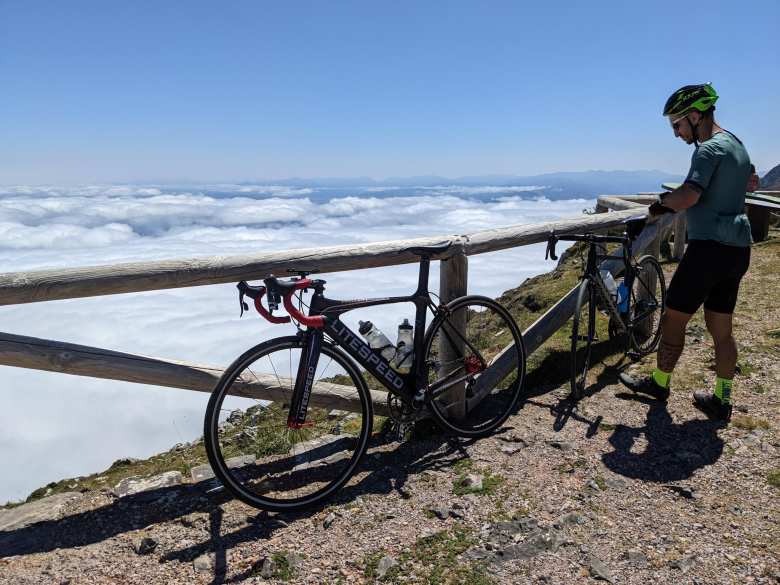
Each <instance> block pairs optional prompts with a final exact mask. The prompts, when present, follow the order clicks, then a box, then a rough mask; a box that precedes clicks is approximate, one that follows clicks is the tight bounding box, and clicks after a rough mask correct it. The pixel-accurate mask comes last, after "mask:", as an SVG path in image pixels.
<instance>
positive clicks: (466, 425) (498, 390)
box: [425, 295, 525, 437]
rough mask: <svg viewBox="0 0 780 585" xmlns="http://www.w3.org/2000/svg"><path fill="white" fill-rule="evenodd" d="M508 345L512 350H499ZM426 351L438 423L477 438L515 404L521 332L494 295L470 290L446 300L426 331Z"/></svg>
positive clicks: (522, 348) (497, 423) (522, 364)
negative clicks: (493, 297)
mask: <svg viewBox="0 0 780 585" xmlns="http://www.w3.org/2000/svg"><path fill="white" fill-rule="evenodd" d="M511 345H513V346H514V350H508V351H506V352H504V349H505V348H507V347H508V346H511ZM502 352H503V353H502ZM425 356H426V361H425V366H426V369H427V371H428V388H427V397H428V398H429V399H430V401H429V403H428V405H429V408H430V410H431V413H432V414H433V417H434V418H435V420H436V421H437V422H438V424H439V425H440V426H441V427H442V428H444V429H447V430H449V431H451V432H453V433H455V434H457V435H460V436H463V437H482V436H485V435H488V434H490V433H492V432H493V431H495V430H496V429H497V428H499V427H500V426H501V425H502V424H503V423H504V421H506V419H507V418H508V417H509V415H510V414H512V412H513V410H514V408H515V407H516V406H517V403H518V401H519V400H520V396H521V392H522V384H523V377H524V375H525V346H524V345H523V337H522V334H521V333H520V329H519V328H518V327H517V324H516V323H515V320H514V319H513V318H512V316H511V315H510V314H509V311H507V310H506V309H505V308H504V307H503V306H501V305H500V304H499V303H497V302H496V301H494V300H493V299H490V298H487V297H481V296H476V295H469V296H464V297H460V298H457V299H455V300H453V301H451V302H450V303H448V304H447V306H446V308H445V309H444V310H443V311H441V312H440V313H439V314H438V315H437V317H436V318H435V319H434V320H433V322H432V323H431V325H430V327H429V329H428V331H427V332H426V336H425Z"/></svg>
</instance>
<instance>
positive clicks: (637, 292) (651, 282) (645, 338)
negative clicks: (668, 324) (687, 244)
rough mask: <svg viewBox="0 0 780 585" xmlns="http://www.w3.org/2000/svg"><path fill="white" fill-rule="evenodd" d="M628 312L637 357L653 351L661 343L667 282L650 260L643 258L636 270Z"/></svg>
mask: <svg viewBox="0 0 780 585" xmlns="http://www.w3.org/2000/svg"><path fill="white" fill-rule="evenodd" d="M635 272H636V274H635V276H634V283H633V285H632V287H631V297H630V301H629V308H628V319H629V327H628V329H629V332H630V339H631V346H632V347H633V348H634V350H635V351H636V352H637V353H638V354H639V355H647V354H649V353H652V352H654V351H655V349H656V348H657V347H658V342H659V341H660V339H661V314H662V313H663V309H664V306H665V303H666V282H665V280H664V273H663V271H662V270H661V265H660V264H659V263H658V260H656V259H655V258H654V257H653V256H649V255H648V256H642V257H641V258H640V259H639V261H638V262H637V263H636V266H635Z"/></svg>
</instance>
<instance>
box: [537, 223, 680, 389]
mask: <svg viewBox="0 0 780 585" xmlns="http://www.w3.org/2000/svg"><path fill="white" fill-rule="evenodd" d="M645 223H646V218H645V217H644V216H642V217H639V218H629V219H628V220H626V222H625V224H626V230H625V232H624V234H623V235H622V236H604V235H597V234H591V233H586V234H582V235H561V236H558V235H555V234H554V233H553V234H551V235H550V237H549V239H548V242H547V254H546V257H547V256H549V257H550V258H552V259H553V260H557V259H558V257H557V256H556V255H555V244H556V242H558V241H559V240H563V241H569V242H586V243H587V244H588V255H587V260H586V261H585V265H584V271H583V275H582V280H581V281H580V284H579V288H578V292H577V301H576V305H575V308H574V318H573V320H572V328H571V397H572V398H573V399H575V400H578V399H580V398H582V396H583V393H584V390H585V387H586V382H587V375H588V369H589V367H590V361H591V357H592V355H593V342H594V341H598V335H597V331H596V330H597V327H596V316H597V315H598V314H599V312H600V311H599V310H598V309H599V308H600V309H601V310H602V311H604V312H605V313H606V315H607V316H608V317H609V323H608V327H607V331H608V335H609V338H610V339H611V340H622V341H623V343H625V353H626V355H627V356H628V357H629V358H631V359H638V358H640V357H642V356H644V355H647V354H649V353H652V352H654V351H655V350H656V348H657V346H658V342H659V340H660V336H661V314H662V312H663V309H664V306H665V304H664V303H665V302H666V283H665V281H664V273H663V271H662V270H661V265H660V264H659V263H658V260H656V259H655V258H654V257H653V256H650V255H645V256H642V257H640V258H639V259H638V260H637V259H634V257H633V253H632V245H633V242H634V240H635V239H636V237H637V236H638V235H639V233H641V231H642V229H643V228H644V225H645ZM610 243H611V244H620V246H621V254H620V255H619V256H613V255H610V254H605V253H603V247H604V245H605V244H610ZM602 260H618V261H622V265H621V266H620V268H619V269H618V270H617V271H616V272H617V277H616V278H615V279H614V280H615V289H616V291H618V295H619V297H621V298H615V296H613V294H610V292H609V290H608V288H607V285H606V284H605V282H604V277H602V274H601V271H600V270H599V264H600V262H601V261H602Z"/></svg>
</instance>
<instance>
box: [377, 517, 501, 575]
mask: <svg viewBox="0 0 780 585" xmlns="http://www.w3.org/2000/svg"><path fill="white" fill-rule="evenodd" d="M476 542H477V539H476V538H475V537H474V535H473V534H472V532H471V530H470V529H467V528H465V527H462V526H458V527H455V528H453V529H452V530H445V531H441V532H437V533H435V534H432V535H430V536H425V537H423V538H418V539H417V541H416V542H415V543H414V546H413V547H412V549H411V550H410V551H406V552H403V553H402V554H401V555H400V556H399V557H398V558H397V561H398V564H397V565H395V566H394V567H391V568H390V569H389V570H388V571H387V573H386V574H385V575H384V576H383V577H381V578H380V577H379V575H378V572H377V570H378V566H379V561H380V560H381V559H382V557H384V556H385V552H384V551H377V552H374V553H371V554H369V555H367V556H366V557H365V560H364V571H363V573H364V575H365V576H366V577H367V578H368V579H372V580H374V581H378V582H382V583H393V584H401V583H407V582H409V581H411V580H414V581H415V582H417V583H425V584H426V585H492V584H494V583H495V581H494V580H493V578H492V577H491V576H490V575H489V574H488V573H487V571H486V569H485V567H484V565H482V564H480V563H468V562H466V563H463V562H459V560H458V557H459V556H460V555H461V554H462V553H464V552H465V551H466V550H468V549H469V548H470V547H471V546H473V545H474V544H476Z"/></svg>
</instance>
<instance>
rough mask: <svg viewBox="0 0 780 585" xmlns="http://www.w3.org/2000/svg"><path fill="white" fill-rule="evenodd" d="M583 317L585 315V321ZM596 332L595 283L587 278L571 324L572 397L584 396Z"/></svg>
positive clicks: (575, 398)
mask: <svg viewBox="0 0 780 585" xmlns="http://www.w3.org/2000/svg"><path fill="white" fill-rule="evenodd" d="M583 317H585V319H584V321H583ZM595 334H596V299H595V291H594V290H593V285H592V284H591V282H590V280H588V279H587V278H586V279H584V280H583V281H582V283H581V284H580V286H579V291H578V292H577V303H576V304H575V306H574V317H573V319H572V324H571V397H572V398H573V399H574V400H579V399H580V398H582V396H583V394H584V391H585V384H586V382H587V378H588V369H589V368H590V357H591V353H592V346H593V339H594V337H595Z"/></svg>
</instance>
